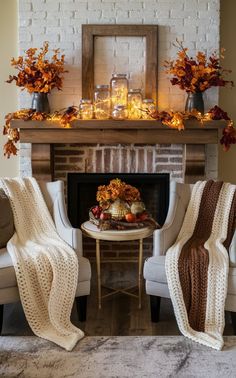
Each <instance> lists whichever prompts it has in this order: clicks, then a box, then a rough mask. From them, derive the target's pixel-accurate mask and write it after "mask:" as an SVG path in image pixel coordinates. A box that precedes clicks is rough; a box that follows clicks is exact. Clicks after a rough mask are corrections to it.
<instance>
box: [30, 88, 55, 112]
mask: <svg viewBox="0 0 236 378" xmlns="http://www.w3.org/2000/svg"><path fill="white" fill-rule="evenodd" d="M31 108H32V109H35V110H36V111H37V112H41V113H46V114H48V113H50V106H49V101H48V93H41V92H34V93H33V97H32V104H31Z"/></svg>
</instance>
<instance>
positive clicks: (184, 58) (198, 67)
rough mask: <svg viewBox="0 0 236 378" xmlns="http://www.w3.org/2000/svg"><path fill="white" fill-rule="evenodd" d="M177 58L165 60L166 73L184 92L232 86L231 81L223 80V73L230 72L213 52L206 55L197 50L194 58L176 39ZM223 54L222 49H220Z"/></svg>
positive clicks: (172, 82) (173, 83)
mask: <svg viewBox="0 0 236 378" xmlns="http://www.w3.org/2000/svg"><path fill="white" fill-rule="evenodd" d="M175 46H176V47H177V48H178V53H177V59H176V60H168V61H165V64H164V66H165V68H166V73H168V74H170V75H172V78H171V80H170V81H171V84H172V85H177V86H179V88H180V89H182V90H185V91H186V92H191V93H197V92H204V91H205V90H206V89H208V88H211V87H225V86H226V85H230V86H233V81H230V80H225V78H224V75H225V74H227V73H230V72H231V71H230V70H225V69H223V67H222V66H221V65H220V58H223V55H221V56H220V57H219V56H217V53H216V52H214V53H213V54H212V55H211V56H209V57H207V56H206V54H205V53H204V52H201V51H199V52H198V53H197V55H196V57H195V58H192V57H190V56H189V55H188V49H187V48H186V47H184V46H183V43H182V42H180V41H178V40H176V44H175ZM222 54H223V50H222Z"/></svg>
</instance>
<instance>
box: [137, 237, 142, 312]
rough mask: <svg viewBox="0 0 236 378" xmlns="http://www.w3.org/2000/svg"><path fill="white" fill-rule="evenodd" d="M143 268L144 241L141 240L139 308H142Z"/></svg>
mask: <svg viewBox="0 0 236 378" xmlns="http://www.w3.org/2000/svg"><path fill="white" fill-rule="evenodd" d="M142 266H143V239H140V240H139V258H138V308H139V309H141V307H142V281H143V276H142Z"/></svg>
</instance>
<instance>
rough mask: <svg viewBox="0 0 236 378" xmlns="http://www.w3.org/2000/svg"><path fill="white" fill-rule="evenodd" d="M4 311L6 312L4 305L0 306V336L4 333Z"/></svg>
mask: <svg viewBox="0 0 236 378" xmlns="http://www.w3.org/2000/svg"><path fill="white" fill-rule="evenodd" d="M3 310H4V305H3V304H1V305H0V335H1V333H2V323H3Z"/></svg>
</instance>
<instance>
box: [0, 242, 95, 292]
mask: <svg viewBox="0 0 236 378" xmlns="http://www.w3.org/2000/svg"><path fill="white" fill-rule="evenodd" d="M78 261H79V283H80V282H84V281H89V280H90V279H91V267H90V263H89V261H88V259H86V258H85V257H78ZM14 286H17V282H16V275H15V269H14V267H13V264H12V260H11V256H10V255H9V253H8V252H7V249H6V248H2V249H0V289H4V288H7V287H14Z"/></svg>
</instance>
